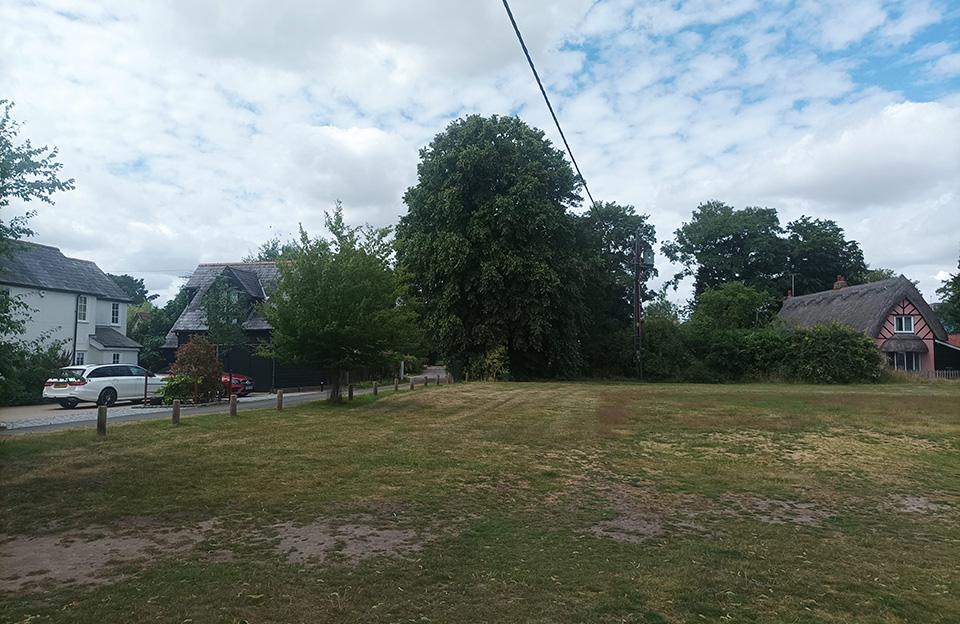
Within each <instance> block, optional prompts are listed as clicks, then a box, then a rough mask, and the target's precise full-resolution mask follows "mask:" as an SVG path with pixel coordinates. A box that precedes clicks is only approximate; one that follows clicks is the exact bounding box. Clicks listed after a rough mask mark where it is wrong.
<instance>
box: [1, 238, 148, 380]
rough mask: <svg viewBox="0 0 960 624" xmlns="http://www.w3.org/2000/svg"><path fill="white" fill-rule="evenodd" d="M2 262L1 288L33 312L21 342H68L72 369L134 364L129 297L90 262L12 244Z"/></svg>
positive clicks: (136, 352) (49, 249)
mask: <svg viewBox="0 0 960 624" xmlns="http://www.w3.org/2000/svg"><path fill="white" fill-rule="evenodd" d="M9 242H10V243H11V246H12V254H11V255H10V256H0V288H2V289H4V290H6V291H7V292H8V293H9V294H10V296H11V297H18V298H19V299H20V300H21V301H23V302H24V303H26V304H27V305H28V306H29V307H30V309H31V311H30V314H29V320H28V321H27V324H26V328H25V331H24V334H23V336H21V338H22V339H23V340H27V341H30V340H35V339H37V338H40V337H42V336H48V337H50V338H52V339H54V340H62V341H63V342H64V345H65V346H64V351H66V352H67V353H68V354H70V356H71V359H72V361H73V363H74V364H111V363H113V364H136V363H137V358H138V356H139V354H140V346H141V345H140V344H139V343H137V342H135V341H134V340H131V339H130V338H128V337H127V335H126V334H127V305H128V304H129V303H130V301H131V300H130V297H128V296H127V294H126V293H124V292H123V291H122V290H121V289H120V287H119V286H117V285H116V284H115V283H114V282H113V280H111V279H110V278H109V277H107V275H106V274H105V273H104V272H103V271H101V270H100V269H99V268H98V267H97V265H96V264H94V263H93V262H90V261H89V260H78V259H76V258H67V257H66V256H64V255H63V254H62V253H60V250H59V249H57V248H56V247H48V246H46V245H37V244H36V243H28V242H25V241H9Z"/></svg>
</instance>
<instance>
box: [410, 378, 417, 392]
mask: <svg viewBox="0 0 960 624" xmlns="http://www.w3.org/2000/svg"><path fill="white" fill-rule="evenodd" d="M415 387H416V386H414V385H413V377H411V378H410V389H411V390H413V389H414V388H415Z"/></svg>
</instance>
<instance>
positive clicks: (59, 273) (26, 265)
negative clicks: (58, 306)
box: [0, 240, 132, 302]
mask: <svg viewBox="0 0 960 624" xmlns="http://www.w3.org/2000/svg"><path fill="white" fill-rule="evenodd" d="M8 242H9V243H10V251H11V254H10V255H9V256H0V282H2V283H4V284H9V285H11V286H22V287H26V288H38V289H40V290H59V291H64V292H71V293H77V294H81V295H94V296H96V297H100V298H103V299H110V300H111V301H125V302H130V301H132V299H130V297H129V296H128V295H127V294H126V293H125V292H123V290H121V289H120V287H119V286H117V285H116V284H115V283H114V282H113V280H111V279H110V278H109V277H107V275H106V273H104V272H103V271H101V270H100V268H99V267H97V265H96V264H94V263H93V262H90V261H89V260H78V259H77V258H68V257H66V256H64V255H63V254H62V253H60V250H59V249H57V248H56V247H48V246H46V245H38V244H36V243H28V242H26V241H16V240H11V241H8Z"/></svg>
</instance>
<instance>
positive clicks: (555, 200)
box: [397, 115, 586, 378]
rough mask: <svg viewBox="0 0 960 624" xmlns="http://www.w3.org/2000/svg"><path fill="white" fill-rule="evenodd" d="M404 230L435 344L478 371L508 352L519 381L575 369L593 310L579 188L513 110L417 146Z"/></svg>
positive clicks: (402, 246) (464, 122)
mask: <svg viewBox="0 0 960 624" xmlns="http://www.w3.org/2000/svg"><path fill="white" fill-rule="evenodd" d="M417 173H418V181H417V184H416V186H414V187H412V188H410V189H408V190H407V192H406V194H405V195H404V202H405V203H406V205H407V209H408V212H407V214H406V215H404V216H403V217H401V219H400V224H399V226H398V228H397V252H398V260H399V262H400V264H401V265H402V266H403V267H404V268H405V269H406V270H408V271H409V272H410V274H411V275H412V276H413V280H414V287H415V292H416V294H417V296H418V297H419V298H420V299H421V301H422V304H423V310H424V321H425V327H426V328H427V330H428V331H429V332H431V335H432V339H433V343H434V347H435V348H436V349H437V351H438V352H439V354H440V355H441V356H442V357H443V358H444V359H445V360H448V361H457V360H459V361H461V362H462V363H464V364H465V365H466V366H467V367H472V368H474V369H476V370H480V369H481V368H483V367H484V366H485V362H486V360H487V356H488V355H490V354H494V353H499V352H498V349H499V348H501V347H502V348H504V349H505V352H506V358H505V359H506V363H507V364H506V366H507V367H508V368H509V371H510V373H511V375H513V376H514V377H517V378H531V377H556V376H570V375H576V374H577V373H578V372H579V369H580V363H581V356H580V350H579V346H578V343H579V341H580V339H581V337H582V328H583V324H584V318H585V315H586V307H585V305H584V294H583V293H584V283H585V273H586V261H585V258H584V253H583V246H582V245H581V244H580V243H581V242H582V240H581V236H580V228H579V225H578V220H577V218H576V217H575V216H574V215H573V214H571V213H570V212H568V209H569V208H571V207H573V206H575V205H577V204H578V203H579V201H580V196H579V194H578V192H579V189H580V184H579V182H578V180H577V178H576V176H575V175H574V173H573V171H572V169H571V168H570V166H569V165H568V163H567V161H566V160H565V159H564V155H563V153H562V152H560V151H559V150H557V149H555V148H554V147H553V146H552V145H551V143H550V141H548V140H547V139H545V138H544V135H543V132H541V131H540V130H536V129H534V128H531V127H529V126H527V125H526V124H525V123H523V122H522V121H521V120H519V119H517V118H516V117H498V116H493V117H489V118H485V117H481V116H478V115H473V116H470V117H466V118H463V119H458V120H456V121H454V122H452V123H451V124H450V125H449V126H448V127H447V128H446V130H445V131H444V132H442V133H440V134H438V135H437V136H436V137H435V138H434V139H433V141H432V142H431V143H430V145H428V146H427V147H426V148H424V149H422V150H421V151H420V163H419V165H418V167H417Z"/></svg>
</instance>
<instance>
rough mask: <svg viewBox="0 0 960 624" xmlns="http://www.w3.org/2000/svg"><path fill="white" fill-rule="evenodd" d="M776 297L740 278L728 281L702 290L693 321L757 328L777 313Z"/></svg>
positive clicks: (708, 326) (722, 326) (713, 326)
mask: <svg viewBox="0 0 960 624" xmlns="http://www.w3.org/2000/svg"><path fill="white" fill-rule="evenodd" d="M776 305H777V302H776V300H775V299H774V298H773V296H771V295H768V294H767V293H765V292H758V291H757V289H755V288H753V287H751V286H745V285H743V284H741V283H740V282H727V283H726V284H723V285H722V286H720V287H719V288H708V289H707V290H705V291H703V292H702V293H701V294H700V297H699V298H698V299H697V302H696V304H695V306H694V308H693V314H692V315H691V317H690V322H691V323H693V324H695V325H697V326H699V327H702V328H704V329H711V330H717V329H755V328H759V327H763V326H765V325H766V324H767V323H769V322H770V320H771V319H772V318H773V316H774V315H775V314H776V310H775V306H776Z"/></svg>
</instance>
